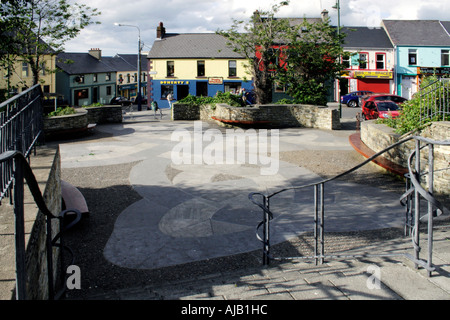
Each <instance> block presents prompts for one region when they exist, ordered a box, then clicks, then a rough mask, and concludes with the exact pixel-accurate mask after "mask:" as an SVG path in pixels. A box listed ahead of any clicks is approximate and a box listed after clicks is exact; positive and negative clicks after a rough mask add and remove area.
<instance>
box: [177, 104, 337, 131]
mask: <svg viewBox="0 0 450 320" xmlns="http://www.w3.org/2000/svg"><path fill="white" fill-rule="evenodd" d="M172 115H173V116H172V119H173V120H205V121H206V120H211V119H212V117H216V118H217V119H222V120H230V121H237V122H239V121H242V122H255V123H258V122H266V121H267V122H268V126H269V127H273V128H283V127H308V128H318V129H328V130H338V129H340V119H339V110H333V109H329V108H327V107H321V106H313V105H278V104H271V105H255V106H252V107H231V106H229V105H226V104H220V103H219V104H216V105H215V106H214V107H212V106H210V105H206V106H201V107H190V106H188V105H185V104H180V103H176V104H174V105H173V113H172Z"/></svg>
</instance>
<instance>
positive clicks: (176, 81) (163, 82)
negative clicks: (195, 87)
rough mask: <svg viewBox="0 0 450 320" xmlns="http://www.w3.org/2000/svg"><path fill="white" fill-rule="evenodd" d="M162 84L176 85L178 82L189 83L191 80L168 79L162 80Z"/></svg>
mask: <svg viewBox="0 0 450 320" xmlns="http://www.w3.org/2000/svg"><path fill="white" fill-rule="evenodd" d="M161 84H175V85H177V84H189V81H181V80H180V81H178V80H170V81H168V80H164V81H161Z"/></svg>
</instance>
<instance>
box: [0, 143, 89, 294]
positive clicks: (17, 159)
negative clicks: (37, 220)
mask: <svg viewBox="0 0 450 320" xmlns="http://www.w3.org/2000/svg"><path fill="white" fill-rule="evenodd" d="M7 162H10V163H11V168H13V177H14V183H13V184H14V192H13V193H14V196H13V204H14V215H15V250H16V299H17V300H25V299H27V290H26V284H27V281H26V279H27V271H26V248H25V222H24V179H25V181H26V182H27V185H28V188H29V190H30V192H31V194H32V196H33V199H34V201H35V203H36V204H37V206H38V208H39V210H40V211H41V212H42V214H43V215H44V216H45V219H46V228H47V238H46V254H47V276H48V293H49V299H50V300H54V299H59V298H60V297H61V296H62V295H63V293H64V292H65V289H66V282H65V280H64V279H65V274H66V273H65V272H64V266H63V264H64V255H63V250H60V252H59V258H60V261H59V262H60V263H59V265H60V268H61V270H60V277H61V282H62V283H61V285H62V288H61V289H59V290H56V288H55V284H54V270H53V247H58V248H61V249H66V250H68V251H69V253H70V254H71V255H72V261H71V263H70V264H74V256H73V253H72V251H71V250H70V249H69V248H68V247H66V246H65V245H64V243H63V239H62V234H63V233H64V232H65V231H66V230H68V229H70V228H71V227H73V226H74V225H75V224H77V223H78V222H79V221H80V219H81V213H80V212H79V211H78V210H76V209H67V210H64V211H62V212H60V213H59V214H58V215H54V214H53V213H52V212H51V211H50V210H49V209H48V207H47V205H46V203H45V200H44V198H43V196H42V194H41V191H40V188H39V185H38V183H37V180H36V177H35V176H34V174H33V171H32V169H31V167H30V165H29V163H28V162H27V159H26V157H25V156H24V155H23V154H22V153H21V152H19V151H6V152H3V153H2V154H0V163H7ZM69 213H70V216H71V217H70V222H68V223H67V222H66V221H65V219H66V218H67V217H68V215H69ZM54 219H57V220H59V231H58V233H57V234H56V235H55V236H54V237H53V236H52V221H53V220H54Z"/></svg>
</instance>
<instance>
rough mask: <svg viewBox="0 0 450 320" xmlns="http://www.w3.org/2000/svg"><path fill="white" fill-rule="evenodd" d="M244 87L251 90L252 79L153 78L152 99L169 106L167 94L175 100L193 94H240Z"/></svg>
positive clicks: (163, 106) (163, 105)
mask: <svg viewBox="0 0 450 320" xmlns="http://www.w3.org/2000/svg"><path fill="white" fill-rule="evenodd" d="M242 89H245V90H246V91H251V90H252V89H253V87H252V82H251V81H242V80H233V79H224V78H222V77H209V78H201V79H195V80H178V79H177V80H152V82H151V89H150V90H151V100H152V101H156V102H157V103H158V106H159V107H160V108H169V102H168V101H167V96H168V95H169V94H172V97H173V100H174V101H173V102H176V101H179V100H182V99H184V98H185V97H187V96H188V95H191V96H204V97H208V96H209V97H214V96H215V95H216V94H217V92H231V93H233V94H239V93H240V92H241V90H242Z"/></svg>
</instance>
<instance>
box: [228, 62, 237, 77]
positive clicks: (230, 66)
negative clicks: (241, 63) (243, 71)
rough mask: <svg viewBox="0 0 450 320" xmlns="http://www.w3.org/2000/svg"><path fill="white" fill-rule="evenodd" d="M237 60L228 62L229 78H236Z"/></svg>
mask: <svg viewBox="0 0 450 320" xmlns="http://www.w3.org/2000/svg"><path fill="white" fill-rule="evenodd" d="M236 65H237V64H236V60H230V61H228V76H229V77H236V75H237V70H236Z"/></svg>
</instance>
